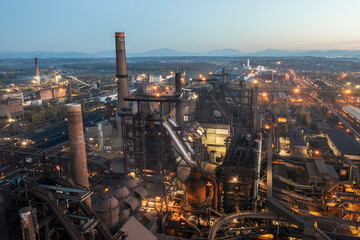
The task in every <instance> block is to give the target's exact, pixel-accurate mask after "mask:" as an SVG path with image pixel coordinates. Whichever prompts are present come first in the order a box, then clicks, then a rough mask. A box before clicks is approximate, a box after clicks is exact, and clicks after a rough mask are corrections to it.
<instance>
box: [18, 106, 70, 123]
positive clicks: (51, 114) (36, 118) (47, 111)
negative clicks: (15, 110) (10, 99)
mask: <svg viewBox="0 0 360 240" xmlns="http://www.w3.org/2000/svg"><path fill="white" fill-rule="evenodd" d="M24 117H25V119H26V120H28V121H31V122H33V123H39V122H46V121H49V122H57V121H60V120H63V119H64V118H65V117H66V108H65V105H64V104H56V105H52V104H49V105H42V106H34V107H29V108H27V109H26V110H25V113H24Z"/></svg>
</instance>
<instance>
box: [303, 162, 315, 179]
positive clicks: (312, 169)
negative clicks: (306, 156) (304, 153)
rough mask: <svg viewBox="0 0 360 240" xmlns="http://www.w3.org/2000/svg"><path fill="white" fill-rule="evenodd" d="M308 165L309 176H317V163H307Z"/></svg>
mask: <svg viewBox="0 0 360 240" xmlns="http://www.w3.org/2000/svg"><path fill="white" fill-rule="evenodd" d="M305 165H306V171H307V175H308V176H317V175H318V171H317V169H316V166H315V163H312V162H307V163H305Z"/></svg>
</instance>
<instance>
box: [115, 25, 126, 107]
mask: <svg viewBox="0 0 360 240" xmlns="http://www.w3.org/2000/svg"><path fill="white" fill-rule="evenodd" d="M115 45H116V81H117V92H118V111H120V110H121V109H122V108H124V107H129V104H128V103H127V102H126V101H125V100H124V98H125V97H127V96H128V95H129V93H128V83H127V78H128V75H127V72H126V52H125V34H124V33H123V32H117V33H115Z"/></svg>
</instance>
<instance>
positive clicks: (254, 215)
mask: <svg viewBox="0 0 360 240" xmlns="http://www.w3.org/2000/svg"><path fill="white" fill-rule="evenodd" d="M244 218H267V219H274V214H273V213H270V212H236V213H231V214H229V215H225V216H222V217H221V218H219V219H218V220H217V221H216V222H215V223H214V225H213V226H212V227H211V229H210V232H209V236H208V239H209V240H214V239H215V236H216V233H217V231H218V230H219V229H220V228H221V226H223V225H224V224H226V223H228V222H231V221H232V220H234V219H244Z"/></svg>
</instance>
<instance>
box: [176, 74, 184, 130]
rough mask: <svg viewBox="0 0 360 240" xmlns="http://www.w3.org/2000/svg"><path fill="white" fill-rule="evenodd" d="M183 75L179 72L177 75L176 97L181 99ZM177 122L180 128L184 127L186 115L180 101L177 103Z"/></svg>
mask: <svg viewBox="0 0 360 240" xmlns="http://www.w3.org/2000/svg"><path fill="white" fill-rule="evenodd" d="M181 85H182V84H181V73H179V72H177V73H175V95H176V96H178V97H179V98H180V96H181V88H182V86H181ZM175 110H176V122H177V124H178V125H179V127H182V126H183V125H184V114H183V109H182V102H181V101H178V102H177V103H176V109H175Z"/></svg>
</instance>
